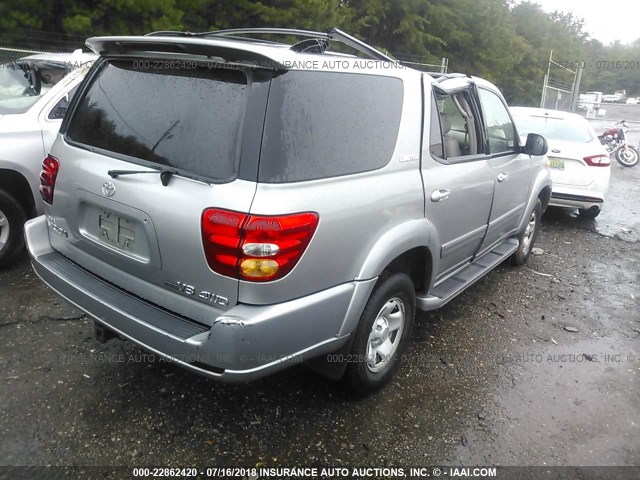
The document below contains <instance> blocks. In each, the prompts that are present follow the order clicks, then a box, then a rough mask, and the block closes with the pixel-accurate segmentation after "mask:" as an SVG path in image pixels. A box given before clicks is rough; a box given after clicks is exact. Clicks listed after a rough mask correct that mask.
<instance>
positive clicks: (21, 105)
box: [0, 59, 70, 115]
mask: <svg viewBox="0 0 640 480" xmlns="http://www.w3.org/2000/svg"><path fill="white" fill-rule="evenodd" d="M69 70H70V68H69V67H68V66H66V65H64V64H60V63H58V62H50V61H38V60H29V59H23V60H18V61H15V62H10V63H4V64H1V65H0V115H8V114H16V113H24V112H26V111H27V110H29V109H30V108H31V106H32V105H33V104H34V103H36V102H37V101H38V99H39V98H40V97H42V96H43V95H44V94H45V93H46V92H47V91H48V90H49V89H51V87H53V86H54V85H55V84H56V83H58V82H59V81H60V80H62V78H63V77H64V76H65V75H66V74H67V73H68V72H69Z"/></svg>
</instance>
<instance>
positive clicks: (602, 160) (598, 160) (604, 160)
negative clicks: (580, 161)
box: [584, 154, 611, 167]
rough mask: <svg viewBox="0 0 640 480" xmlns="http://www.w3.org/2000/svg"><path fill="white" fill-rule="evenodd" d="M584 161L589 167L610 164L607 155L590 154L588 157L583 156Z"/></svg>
mask: <svg viewBox="0 0 640 480" xmlns="http://www.w3.org/2000/svg"><path fill="white" fill-rule="evenodd" d="M584 161H585V162H586V163H587V165H589V166H590V167H608V166H609V165H611V159H610V158H609V156H608V155H603V154H600V155H592V156H590V157H584Z"/></svg>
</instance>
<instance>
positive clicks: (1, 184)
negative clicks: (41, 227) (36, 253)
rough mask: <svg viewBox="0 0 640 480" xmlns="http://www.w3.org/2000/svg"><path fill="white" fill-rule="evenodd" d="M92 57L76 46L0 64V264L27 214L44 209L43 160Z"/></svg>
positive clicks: (14, 250)
mask: <svg viewBox="0 0 640 480" xmlns="http://www.w3.org/2000/svg"><path fill="white" fill-rule="evenodd" d="M96 58H97V57H96V56H95V55H93V54H86V53H82V52H81V51H80V50H78V51H76V52H74V53H45V54H38V55H31V56H28V57H25V58H22V59H20V60H16V61H14V62H9V63H5V64H2V65H0V268H2V267H4V266H6V265H8V264H10V263H11V262H13V261H14V260H16V259H17V258H18V256H19V253H20V252H22V251H23V250H24V233H23V230H22V227H23V225H24V222H25V221H26V220H27V218H32V217H35V216H36V215H41V214H42V213H43V205H44V204H43V202H42V199H41V197H40V193H39V192H38V189H39V187H40V171H41V169H42V159H43V158H44V156H45V155H46V154H47V152H48V151H49V149H50V148H51V145H52V144H53V141H54V140H55V138H56V135H57V133H58V129H59V128H60V124H61V123H62V118H63V117H64V114H65V112H66V110H67V106H68V105H69V99H70V97H71V96H73V93H74V92H75V90H76V88H77V87H78V85H79V84H80V81H81V80H82V77H83V76H84V75H85V74H86V73H87V71H88V70H89V64H90V63H91V62H92V61H93V60H95V59H96Z"/></svg>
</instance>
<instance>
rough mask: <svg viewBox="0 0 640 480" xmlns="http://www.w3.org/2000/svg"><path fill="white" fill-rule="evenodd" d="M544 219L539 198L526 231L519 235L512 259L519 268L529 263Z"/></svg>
mask: <svg viewBox="0 0 640 480" xmlns="http://www.w3.org/2000/svg"><path fill="white" fill-rule="evenodd" d="M541 217H542V202H541V201H540V199H539V198H538V199H537V200H536V205H535V206H534V207H533V211H532V212H531V214H530V215H529V220H528V221H527V224H526V225H525V229H524V230H523V231H522V232H521V233H520V235H518V249H517V250H516V251H515V252H514V254H513V255H512V257H511V262H512V263H513V264H514V265H515V266H516V267H519V266H521V265H524V264H525V263H527V260H528V259H529V255H531V249H532V248H533V245H534V244H535V241H536V238H538V230H540V219H541Z"/></svg>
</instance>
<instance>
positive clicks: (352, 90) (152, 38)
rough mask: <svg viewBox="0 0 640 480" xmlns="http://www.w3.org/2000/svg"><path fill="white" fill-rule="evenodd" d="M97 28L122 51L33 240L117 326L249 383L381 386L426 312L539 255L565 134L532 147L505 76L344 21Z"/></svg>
mask: <svg viewBox="0 0 640 480" xmlns="http://www.w3.org/2000/svg"><path fill="white" fill-rule="evenodd" d="M265 32H267V33H272V34H281V33H284V34H285V35H287V36H288V37H287V38H290V35H292V34H295V35H301V36H303V37H308V38H306V39H305V40H302V41H300V42H299V43H296V44H294V45H289V44H284V43H273V42H266V41H262V40H259V39H256V38H255V37H256V36H258V35H259V34H262V33H265ZM246 35H249V36H250V37H249V38H248V37H246ZM252 37H253V38H252ZM334 41H339V42H343V43H346V44H347V45H349V46H351V47H354V48H355V49H356V50H359V52H360V54H361V55H365V56H366V57H367V58H361V57H356V56H348V55H344V54H339V53H332V52H331V50H330V49H329V48H328V45H329V43H330V42H334ZM87 44H88V45H89V46H90V47H91V48H92V49H93V50H94V51H95V52H100V53H101V57H100V59H99V60H98V61H97V62H96V64H95V65H94V66H93V68H92V70H91V72H90V73H89V75H88V76H87V77H86V79H85V81H84V82H83V84H82V86H81V87H80V89H79V91H78V93H77V95H76V97H75V98H74V99H73V100H72V103H71V106H70V111H69V115H68V116H67V117H66V118H65V120H64V123H63V126H62V128H61V130H60V133H59V134H58V137H57V139H56V141H55V143H54V145H53V147H52V149H51V153H50V155H49V156H48V157H47V158H46V159H45V161H44V164H43V172H42V176H41V179H42V185H41V192H42V196H43V198H44V201H45V203H46V204H47V206H46V208H45V215H43V216H41V217H38V218H37V219H34V220H32V221H29V222H28V223H27V225H26V237H27V242H28V248H29V251H30V254H31V258H32V263H33V267H34V269H35V271H36V272H37V274H38V275H39V276H40V277H41V278H42V279H43V280H44V281H45V282H46V283H47V284H48V285H49V286H51V288H53V289H54V290H56V291H57V292H58V293H59V294H60V295H62V296H63V297H65V298H66V299H67V300H69V301H70V302H72V303H74V304H75V305H77V306H78V307H80V308H81V309H83V310H85V311H86V312H88V313H89V314H90V315H92V316H93V317H94V318H95V319H96V333H97V336H98V338H99V339H101V340H107V339H108V338H110V337H111V336H113V335H118V336H120V337H123V338H126V339H130V340H132V341H134V342H136V343H137V344H139V345H141V346H142V347H144V348H145V349H148V350H150V351H151V352H155V353H157V354H160V355H162V356H164V357H166V358H168V359H171V360H172V361H175V362H176V363H178V364H180V365H182V366H183V367H186V368H189V369H190V370H192V371H194V372H198V373H201V374H204V375H208V376H210V377H212V378H215V379H218V380H221V381H230V382H232V381H247V380H251V379H255V378H258V377H262V376H265V375H267V374H270V373H273V372H275V371H278V370H281V369H283V368H286V367H288V366H290V365H294V364H296V363H298V362H302V361H309V364H310V365H311V366H313V367H314V368H315V369H316V370H318V371H320V372H322V373H324V374H325V375H327V376H329V377H332V378H335V379H338V378H341V379H342V381H343V382H344V384H345V385H346V386H347V387H348V388H350V389H351V390H352V391H354V392H356V393H357V394H367V393H370V392H373V391H375V390H377V389H379V388H380V387H382V386H383V385H384V384H385V383H387V382H388V381H389V379H390V378H391V376H392V375H393V372H394V371H395V370H396V368H397V367H398V366H399V364H400V362H401V360H402V353H403V351H404V350H405V347H406V345H407V341H408V339H409V337H410V333H411V329H412V325H413V322H414V318H415V314H416V309H420V310H432V309H436V308H438V307H440V306H442V305H444V304H445V303H447V302H448V301H450V300H451V299H452V298H454V297H455V296H456V295H458V294H459V293H460V292H462V291H463V290H464V289H465V288H467V287H468V286H469V285H471V284H473V283H474V282H475V281H477V280H478V279H479V278H481V277H482V276H483V275H484V274H486V273H487V272H489V271H490V270H491V269H493V268H494V267H495V266H497V265H498V264H500V263H501V262H503V261H504V260H506V259H509V258H511V259H512V261H513V262H514V263H515V264H517V265H521V264H523V263H524V262H525V261H526V260H527V258H528V256H529V253H530V251H531V246H532V245H533V242H534V241H535V238H536V234H537V232H538V228H539V224H540V217H541V215H542V212H543V210H544V209H545V208H546V206H547V204H548V202H549V197H550V194H551V182H550V179H549V172H548V170H547V169H546V168H545V162H546V157H545V153H546V150H547V147H546V140H545V139H544V138H543V137H541V136H539V135H536V134H530V135H529V137H528V138H527V142H526V144H525V145H522V144H521V143H520V140H519V138H518V135H517V133H516V129H515V128H514V125H513V121H512V119H511V116H510V114H509V111H508V109H507V106H506V104H505V101H504V99H503V97H502V95H501V94H500V92H499V91H498V89H497V88H496V87H495V86H494V85H492V84H491V83H489V82H486V81H484V80H481V79H479V78H472V77H466V76H462V75H455V74H454V75H433V76H432V75H429V74H427V73H423V72H419V71H416V70H412V69H409V68H404V67H402V66H401V65H398V64H397V63H396V62H394V61H393V60H392V59H390V58H388V57H386V56H384V55H383V54H382V53H380V52H378V51H377V50H375V49H373V48H372V47H369V46H367V45H365V44H363V43H362V42H359V41H358V40H356V39H354V38H352V37H350V36H348V35H347V34H344V33H343V32H340V31H339V30H336V29H331V30H330V31H329V32H328V33H326V34H325V33H317V32H306V31H279V30H268V29H263V30H242V31H221V32H214V33H208V34H187V33H180V32H159V33H156V34H151V35H148V36H143V37H99V38H91V39H89V40H88V41H87Z"/></svg>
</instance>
